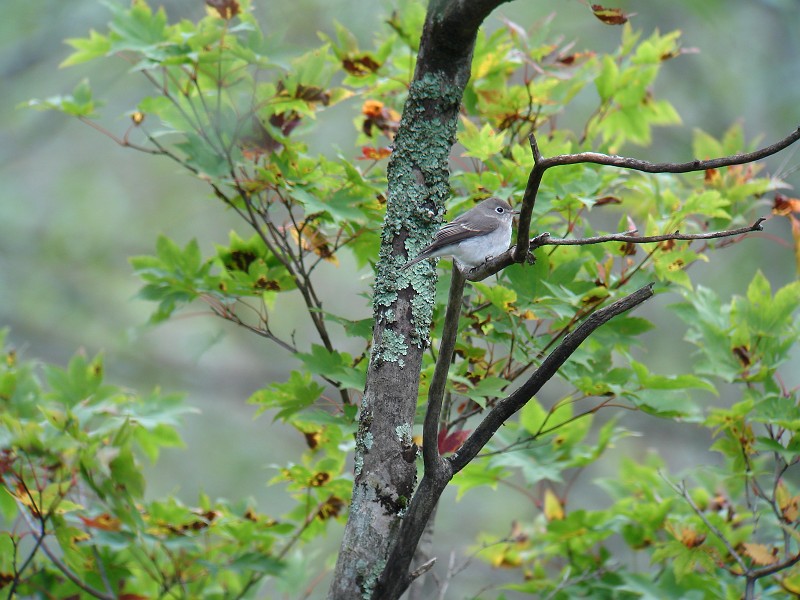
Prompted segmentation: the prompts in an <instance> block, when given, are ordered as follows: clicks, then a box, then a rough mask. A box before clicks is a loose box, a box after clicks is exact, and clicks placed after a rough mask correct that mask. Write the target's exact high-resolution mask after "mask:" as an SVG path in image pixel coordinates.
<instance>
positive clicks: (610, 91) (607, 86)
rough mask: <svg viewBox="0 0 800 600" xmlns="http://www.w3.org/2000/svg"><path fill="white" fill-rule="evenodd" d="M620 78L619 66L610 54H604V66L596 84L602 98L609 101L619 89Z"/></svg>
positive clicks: (595, 81)
mask: <svg viewBox="0 0 800 600" xmlns="http://www.w3.org/2000/svg"><path fill="white" fill-rule="evenodd" d="M618 78H619V67H618V66H617V63H616V62H615V61H614V58H613V57H612V56H610V55H606V56H603V68H602V70H601V71H600V74H599V75H598V76H597V77H596V78H595V80H594V85H595V87H596V88H597V93H598V94H599V95H600V100H602V101H603V102H608V101H609V100H610V99H611V97H612V96H613V95H614V92H616V89H617V79H618Z"/></svg>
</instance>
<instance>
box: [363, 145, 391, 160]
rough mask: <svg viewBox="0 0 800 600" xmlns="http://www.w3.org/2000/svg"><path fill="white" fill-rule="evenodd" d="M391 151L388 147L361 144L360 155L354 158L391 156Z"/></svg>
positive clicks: (377, 158)
mask: <svg viewBox="0 0 800 600" xmlns="http://www.w3.org/2000/svg"><path fill="white" fill-rule="evenodd" d="M391 154H392V151H391V149H389V148H373V147H372V146H362V147H361V156H357V157H356V160H381V159H383V158H388V157H389V156H391Z"/></svg>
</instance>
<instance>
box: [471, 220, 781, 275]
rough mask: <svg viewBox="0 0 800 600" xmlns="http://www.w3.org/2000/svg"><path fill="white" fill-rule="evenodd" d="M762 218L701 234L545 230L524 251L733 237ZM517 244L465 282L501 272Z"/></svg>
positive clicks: (759, 224)
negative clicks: (553, 233) (569, 234)
mask: <svg viewBox="0 0 800 600" xmlns="http://www.w3.org/2000/svg"><path fill="white" fill-rule="evenodd" d="M764 221H766V218H765V217H759V218H758V219H757V220H756V221H755V222H754V223H753V224H752V225H748V226H747V227H739V228H738V229H725V230H722V231H708V232H705V233H681V232H680V231H675V232H674V233H664V234H661V235H648V236H637V235H634V234H635V233H636V230H635V229H633V230H631V231H625V232H622V233H610V234H608V235H597V236H593V237H587V238H575V239H567V238H552V237H550V234H549V233H547V232H544V233H540V234H539V235H537V236H535V237H532V238H531V239H529V240H528V252H529V253H530V252H531V251H532V250H535V249H536V248H541V247H542V246H588V245H590V244H603V243H606V242H625V243H629V244H651V243H655V242H665V241H668V240H712V239H717V238H726V237H734V236H737V235H743V234H746V233H753V232H756V231H763V230H764V228H763V226H762V223H763V222H764ZM516 256H517V246H512V247H511V248H509V249H508V250H506V251H505V252H503V254H501V255H499V256H496V257H494V258H492V259H491V260H488V261H486V262H485V263H483V264H482V265H479V266H477V267H475V268H474V269H472V270H471V271H470V272H469V273H467V281H481V280H483V279H486V278H487V277H489V276H491V275H494V274H495V273H497V272H499V271H502V270H503V269H505V268H506V267H507V266H509V265H512V264H514V263H515V262H518V261H517V259H516Z"/></svg>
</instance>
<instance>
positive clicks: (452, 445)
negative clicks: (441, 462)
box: [438, 429, 472, 454]
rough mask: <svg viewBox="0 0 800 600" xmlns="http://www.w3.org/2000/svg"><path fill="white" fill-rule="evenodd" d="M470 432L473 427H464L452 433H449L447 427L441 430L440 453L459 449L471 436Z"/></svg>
mask: <svg viewBox="0 0 800 600" xmlns="http://www.w3.org/2000/svg"><path fill="white" fill-rule="evenodd" d="M470 433H472V430H471V429H469V430H467V429H462V430H460V431H453V432H451V433H447V430H446V429H442V430H441V431H439V436H438V438H439V439H438V442H439V454H447V453H449V452H455V451H456V450H458V449H459V448H460V447H461V444H463V443H464V440H466V439H467V438H468V437H469V434H470Z"/></svg>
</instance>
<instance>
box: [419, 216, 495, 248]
mask: <svg viewBox="0 0 800 600" xmlns="http://www.w3.org/2000/svg"><path fill="white" fill-rule="evenodd" d="M497 226H498V222H497V221H490V222H489V223H488V227H479V226H474V225H470V224H465V223H464V222H463V221H461V220H459V219H454V220H452V221H451V222H450V223H447V224H446V225H444V226H442V228H441V229H439V231H437V232H436V235H435V236H434V238H433V244H431V245H434V244H435V245H437V246H445V245H448V244H456V243H458V242H460V241H461V240H464V239H466V238H471V237H473V236H475V235H483V234H487V233H491V232H493V231H494V230H495V229H497Z"/></svg>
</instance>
